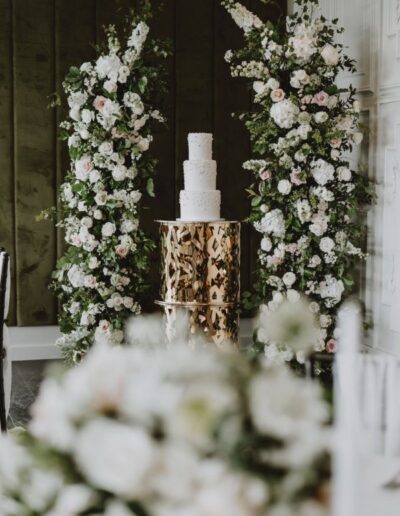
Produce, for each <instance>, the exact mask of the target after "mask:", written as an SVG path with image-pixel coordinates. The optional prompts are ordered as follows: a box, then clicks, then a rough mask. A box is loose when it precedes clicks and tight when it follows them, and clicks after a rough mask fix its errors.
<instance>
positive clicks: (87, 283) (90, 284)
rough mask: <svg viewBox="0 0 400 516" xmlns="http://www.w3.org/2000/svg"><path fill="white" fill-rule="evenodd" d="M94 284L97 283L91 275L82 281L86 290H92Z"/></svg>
mask: <svg viewBox="0 0 400 516" xmlns="http://www.w3.org/2000/svg"><path fill="white" fill-rule="evenodd" d="M96 283H97V280H96V278H95V276H93V275H92V274H88V275H86V276H85V278H84V280H83V285H84V286H85V287H86V288H94V287H95V286H96Z"/></svg>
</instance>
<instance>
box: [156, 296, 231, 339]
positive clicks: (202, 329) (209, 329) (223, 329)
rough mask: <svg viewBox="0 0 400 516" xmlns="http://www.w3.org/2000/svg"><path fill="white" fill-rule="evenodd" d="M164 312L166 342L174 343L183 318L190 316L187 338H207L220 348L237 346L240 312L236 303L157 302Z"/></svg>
mask: <svg viewBox="0 0 400 516" xmlns="http://www.w3.org/2000/svg"><path fill="white" fill-rule="evenodd" d="M157 304H158V305H160V306H161V307H162V309H163V311H164V318H165V330H166V336H167V341H168V342H170V343H173V342H174V340H175V337H176V332H177V331H179V330H177V328H180V327H181V325H182V318H183V317H188V336H187V337H188V341H189V344H191V345H193V346H195V345H196V342H202V341H204V339H205V340H207V341H208V342H210V344H214V345H215V346H217V347H218V348H224V349H226V348H234V349H236V348H237V347H238V334H239V314H238V310H237V308H236V306H229V305H174V304H169V303H163V302H157Z"/></svg>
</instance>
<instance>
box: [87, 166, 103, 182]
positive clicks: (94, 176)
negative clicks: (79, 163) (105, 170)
mask: <svg viewBox="0 0 400 516" xmlns="http://www.w3.org/2000/svg"><path fill="white" fill-rule="evenodd" d="M100 179H101V174H100V172H99V171H98V170H97V169H94V170H92V171H91V172H90V174H89V181H90V182H91V183H97V181H100Z"/></svg>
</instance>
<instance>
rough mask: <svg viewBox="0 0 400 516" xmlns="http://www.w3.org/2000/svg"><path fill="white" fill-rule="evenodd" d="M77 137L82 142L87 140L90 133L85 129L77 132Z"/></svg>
mask: <svg viewBox="0 0 400 516" xmlns="http://www.w3.org/2000/svg"><path fill="white" fill-rule="evenodd" d="M79 136H80V137H81V138H82V140H88V139H89V137H90V133H89V131H88V130H87V129H85V128H84V129H81V130H80V131H79Z"/></svg>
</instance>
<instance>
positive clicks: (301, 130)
mask: <svg viewBox="0 0 400 516" xmlns="http://www.w3.org/2000/svg"><path fill="white" fill-rule="evenodd" d="M310 131H312V128H311V125H308V124H302V125H300V127H298V128H297V134H298V135H299V136H300V138H301V139H302V140H306V139H307V138H308V133H309V132H310Z"/></svg>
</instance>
